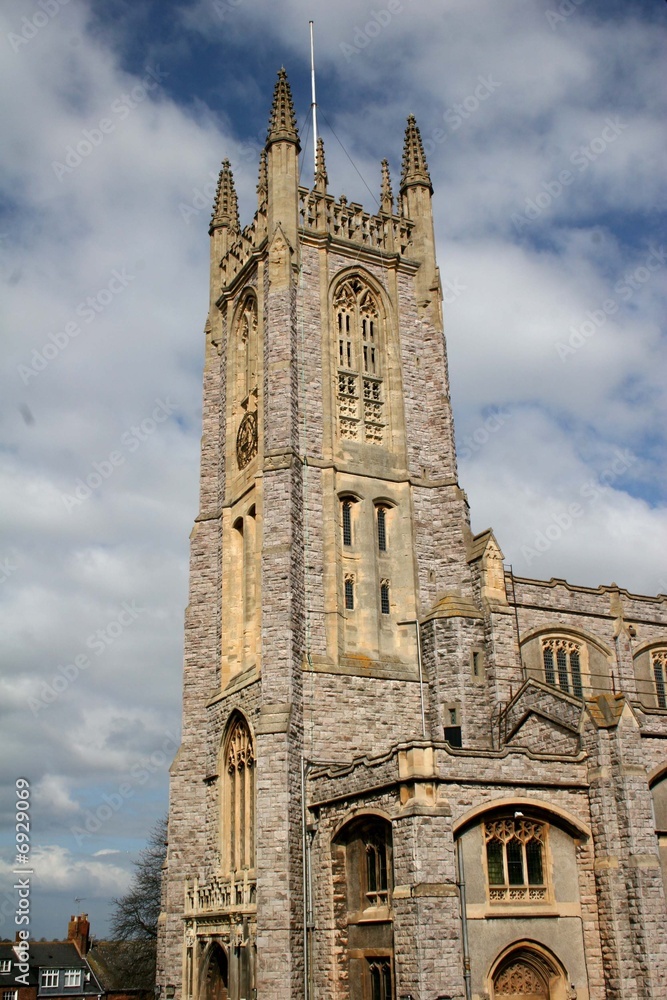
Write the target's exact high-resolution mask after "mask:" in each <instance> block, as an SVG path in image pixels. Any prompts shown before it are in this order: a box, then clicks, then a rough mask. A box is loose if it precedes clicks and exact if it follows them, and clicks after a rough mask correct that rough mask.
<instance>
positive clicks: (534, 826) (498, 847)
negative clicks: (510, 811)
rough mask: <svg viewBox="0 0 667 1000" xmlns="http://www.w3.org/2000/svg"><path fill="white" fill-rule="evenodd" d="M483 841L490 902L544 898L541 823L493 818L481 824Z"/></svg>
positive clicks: (543, 829)
mask: <svg viewBox="0 0 667 1000" xmlns="http://www.w3.org/2000/svg"><path fill="white" fill-rule="evenodd" d="M484 843H485V845H486V870H487V876H488V882H489V899H490V901H491V902H492V903H495V902H521V901H524V900H528V901H540V900H546V898H547V886H546V883H545V878H544V870H545V858H544V849H545V827H544V824H542V823H536V822H534V821H533V820H529V819H523V818H520V819H516V818H515V819H497V820H493V821H491V822H487V823H485V824H484Z"/></svg>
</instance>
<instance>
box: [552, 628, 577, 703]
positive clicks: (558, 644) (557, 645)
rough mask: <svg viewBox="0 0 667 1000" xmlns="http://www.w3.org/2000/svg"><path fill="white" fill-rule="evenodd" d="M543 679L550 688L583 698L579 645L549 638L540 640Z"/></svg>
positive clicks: (569, 640)
mask: <svg viewBox="0 0 667 1000" xmlns="http://www.w3.org/2000/svg"><path fill="white" fill-rule="evenodd" d="M542 659H543V662H544V679H545V681H546V682H547V684H550V685H551V686H552V687H559V688H560V689H561V691H565V692H566V694H573V695H574V697H575V698H583V696H584V691H583V684H582V679H581V643H578V642H573V641H572V640H571V639H560V638H554V639H552V638H549V639H543V640H542Z"/></svg>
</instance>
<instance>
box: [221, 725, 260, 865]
mask: <svg viewBox="0 0 667 1000" xmlns="http://www.w3.org/2000/svg"><path fill="white" fill-rule="evenodd" d="M222 756H223V759H222V766H223V768H224V770H223V788H224V792H223V823H222V828H223V852H222V856H223V859H224V867H225V870H226V871H227V872H235V871H242V870H243V869H247V868H254V867H255V754H254V749H253V743H252V736H251V734H250V728H249V726H248V723H247V722H246V720H245V719H244V718H243V716H241V715H234V717H233V718H232V721H231V722H230V725H229V728H228V732H227V736H226V739H225V740H224V743H223V752H222Z"/></svg>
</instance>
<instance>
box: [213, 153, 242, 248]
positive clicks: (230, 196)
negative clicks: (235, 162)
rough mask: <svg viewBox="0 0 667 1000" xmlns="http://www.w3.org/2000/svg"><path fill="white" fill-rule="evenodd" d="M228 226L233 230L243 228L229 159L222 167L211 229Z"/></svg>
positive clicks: (236, 230) (223, 162) (224, 161)
mask: <svg viewBox="0 0 667 1000" xmlns="http://www.w3.org/2000/svg"><path fill="white" fill-rule="evenodd" d="M223 226H227V227H228V228H229V229H231V230H232V231H233V232H238V231H239V229H240V228H241V224H240V221H239V202H238V198H237V197H236V188H235V187H234V175H233V174H232V168H231V165H230V162H229V160H223V161H222V169H221V170H220V176H219V177H218V188H217V190H216V192H215V201H214V203H213V214H212V216H211V231H212V230H214V229H221V228H222V227H223Z"/></svg>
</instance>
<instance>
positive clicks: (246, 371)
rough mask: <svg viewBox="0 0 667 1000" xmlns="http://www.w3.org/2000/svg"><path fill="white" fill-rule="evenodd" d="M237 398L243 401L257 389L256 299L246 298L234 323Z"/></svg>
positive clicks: (251, 295)
mask: <svg viewBox="0 0 667 1000" xmlns="http://www.w3.org/2000/svg"><path fill="white" fill-rule="evenodd" d="M236 347H237V352H238V353H237V361H238V365H237V372H236V375H237V387H238V398H239V400H244V399H246V398H247V397H248V395H249V394H250V393H251V392H252V390H253V389H256V387H257V299H256V298H255V296H254V295H253V294H250V295H248V296H247V297H246V299H245V301H244V303H243V306H242V308H241V311H240V313H239V315H238V317H237V321H236Z"/></svg>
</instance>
